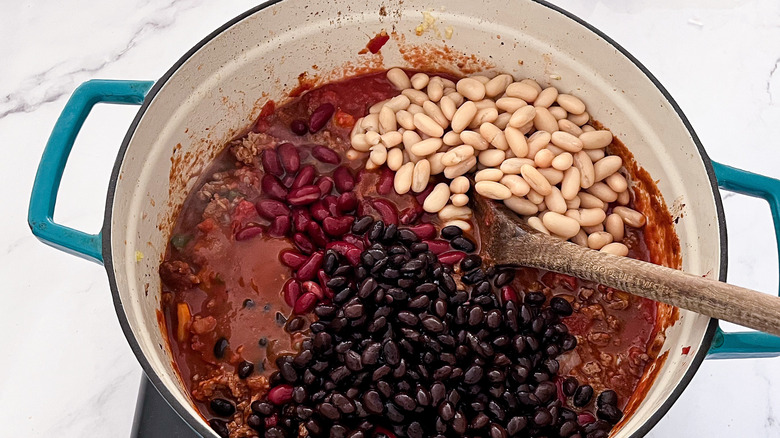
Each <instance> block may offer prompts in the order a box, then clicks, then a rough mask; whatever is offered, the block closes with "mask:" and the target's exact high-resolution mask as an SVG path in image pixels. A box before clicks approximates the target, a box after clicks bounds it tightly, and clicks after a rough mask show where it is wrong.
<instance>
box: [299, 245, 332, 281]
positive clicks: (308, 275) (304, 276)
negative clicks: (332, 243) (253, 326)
mask: <svg viewBox="0 0 780 438" xmlns="http://www.w3.org/2000/svg"><path fill="white" fill-rule="evenodd" d="M324 258H325V253H324V252H322V251H317V252H315V253H314V254H312V255H311V256H309V258H308V259H307V260H306V261H305V262H304V263H303V265H301V267H300V268H299V269H298V272H296V276H297V277H298V280H301V281H306V280H311V279H312V278H314V276H315V275H317V271H319V270H320V268H321V267H322V260H323V259H324Z"/></svg>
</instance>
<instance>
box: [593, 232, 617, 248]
mask: <svg viewBox="0 0 780 438" xmlns="http://www.w3.org/2000/svg"><path fill="white" fill-rule="evenodd" d="M612 240H613V237H612V235H611V234H609V233H608V232H606V231H598V232H595V233H593V234H591V235H589V236H588V247H590V248H591V249H601V248H603V247H604V245H607V244H610V243H612Z"/></svg>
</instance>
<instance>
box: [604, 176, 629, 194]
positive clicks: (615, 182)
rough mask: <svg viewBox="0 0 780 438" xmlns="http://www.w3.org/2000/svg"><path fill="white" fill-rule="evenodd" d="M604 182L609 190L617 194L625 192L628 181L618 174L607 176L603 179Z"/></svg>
mask: <svg viewBox="0 0 780 438" xmlns="http://www.w3.org/2000/svg"><path fill="white" fill-rule="evenodd" d="M604 182H605V183H607V185H608V186H609V188H610V189H612V190H614V191H616V192H617V193H622V192H625V191H626V190H627V189H628V181H626V177H624V176H623V175H621V174H620V173H618V172H615V173H613V174H612V175H610V176H608V177H607V178H606V179H604Z"/></svg>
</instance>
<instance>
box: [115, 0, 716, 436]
mask: <svg viewBox="0 0 780 438" xmlns="http://www.w3.org/2000/svg"><path fill="white" fill-rule="evenodd" d="M282 1H283V0H269V1H267V2H265V3H263V4H261V5H258V6H255V7H253V8H251V9H249V10H247V11H246V12H243V13H241V14H239V15H238V16H236V17H235V18H233V19H231V20H230V21H228V22H226V23H225V24H223V25H222V26H220V27H219V28H217V29H216V30H214V31H213V32H211V33H210V34H209V35H207V36H206V37H205V38H203V39H202V40H200V41H199V42H198V43H197V44H195V45H194V46H193V47H192V48H191V49H190V50H188V51H187V52H186V53H185V54H184V55H183V56H182V57H181V58H179V60H177V61H176V63H174V64H173V65H172V66H171V68H170V69H168V71H166V72H165V74H163V76H162V77H160V79H158V80H157V81H155V83H154V86H152V88H151V89H150V90H149V93H148V94H147V95H146V97H145V98H144V101H143V104H142V105H141V107H140V108H139V109H138V112H137V113H136V115H135V117H134V118H133V121H132V122H131V124H130V126H129V128H128V130H127V133H126V134H125V136H124V138H123V139H122V144H121V146H120V148H119V151H118V152H117V157H116V161H115V162H114V167H113V170H112V171H111V179H110V180H109V182H108V191H107V195H106V209H105V213H104V218H103V229H102V233H101V234H102V236H103V242H102V252H103V265H104V267H105V269H106V273H107V275H108V281H109V285H110V287H111V295H112V298H113V301H114V308H115V310H116V313H117V317H118V318H119V325H120V326H121V328H122V332H124V335H125V338H126V339H127V341H128V343H129V344H130V348H131V349H132V350H133V353H134V354H135V356H136V359H137V360H138V362H139V363H140V364H141V368H142V369H143V371H144V374H145V375H146V377H147V378H148V379H149V380H150V381H151V382H152V384H153V385H154V387H155V389H156V390H157V391H158V392H159V393H160V394H161V395H162V396H163V398H164V399H165V401H166V402H167V403H168V405H169V406H171V408H172V409H173V410H174V411H175V412H176V413H177V414H178V415H179V417H181V418H182V420H184V421H185V422H186V423H187V424H188V425H189V426H190V427H191V428H192V429H193V430H194V431H195V432H197V433H199V434H201V435H204V436H208V435H211V436H215V434H214V432H213V431H212V430H211V428H210V427H209V426H208V425H207V423H206V422H205V420H204V419H203V418H202V417H200V416H198V417H195V416H193V415H191V413H190V412H189V411H188V409H187V407H185V406H183V405H181V404H179V403H178V402H177V401H176V398H175V397H174V395H173V393H172V392H171V390H170V389H169V388H168V387H167V386H165V385H164V384H163V383H162V380H161V379H160V377H159V376H158V375H157V374H156V373H155V371H154V369H153V368H152V366H151V363H150V362H149V360H148V359H147V358H146V356H145V355H144V353H143V351H142V350H141V347H140V345H139V343H138V341H137V340H136V337H135V334H134V333H133V331H132V329H131V327H130V323H129V321H128V319H127V314H126V312H125V310H124V306H123V304H122V300H121V298H120V296H119V288H118V286H117V282H116V276H115V275H114V261H113V257H112V253H111V211H112V207H113V205H114V200H115V198H114V195H115V191H116V186H117V182H118V181H119V172H120V169H121V167H122V163H123V161H124V157H125V153H126V152H127V148H128V146H129V144H130V140H131V139H132V137H133V135H134V134H135V130H136V128H137V127H138V124H139V123H140V121H141V118H142V117H143V116H144V114H145V113H146V110H147V108H148V107H149V105H150V104H151V102H152V101H153V100H154V98H155V97H156V96H157V94H158V93H159V92H160V90H161V89H162V87H163V86H164V85H165V83H166V82H167V81H168V80H169V79H170V78H171V77H172V76H173V75H174V74H175V73H176V72H177V71H178V70H179V68H180V67H181V66H182V65H183V64H184V63H185V62H186V61H188V60H189V59H190V58H191V57H192V56H193V55H194V54H195V53H196V52H197V51H198V50H200V49H201V48H202V47H203V46H205V45H206V44H208V43H209V42H210V41H211V40H213V39H214V38H216V37H217V36H219V35H220V34H222V33H223V32H224V31H226V30H227V29H229V28H230V27H232V26H233V25H235V24H236V23H238V22H240V21H242V20H244V19H245V18H247V17H249V16H251V15H253V14H255V13H256V12H259V11H261V10H263V9H266V8H268V7H270V6H273V5H275V4H277V3H280V2H282ZM529 1H532V2H534V3H537V4H539V5H541V6H545V7H547V8H549V9H550V10H552V11H554V12H557V13H559V14H561V15H563V16H565V17H567V18H569V19H571V20H573V21H575V22H576V23H578V24H579V25H581V26H583V27H585V28H586V29H587V30H589V31H591V32H593V33H594V34H596V35H597V36H598V37H600V38H602V39H603V40H604V41H605V42H607V43H608V44H610V45H611V46H612V47H614V48H615V49H616V50H617V51H618V52H619V53H620V54H622V55H623V56H625V57H626V58H628V60H630V61H631V62H632V63H633V64H634V65H636V67H637V68H638V69H639V70H640V71H641V72H642V73H643V74H644V75H645V76H646V77H647V78H648V79H649V80H650V81H651V82H652V83H653V85H655V87H656V88H657V89H658V91H660V92H661V94H662V95H663V96H664V98H665V99H666V100H667V101H668V102H669V104H670V105H671V107H672V109H674V111H675V113H677V116H678V117H679V118H680V120H681V121H682V122H683V125H684V126H685V128H686V130H687V131H688V133H689V134H690V136H691V140H692V141H693V143H694V145H695V146H696V150H697V151H698V153H699V156H700V158H701V160H702V162H703V163H704V167H705V169H706V171H707V177H708V179H709V182H710V189H711V190H712V195H713V199H714V201H715V208H716V211H717V219H718V232H719V234H720V269H719V276H718V279H719V280H720V281H725V280H726V270H727V268H728V244H727V233H726V218H725V214H724V211H723V203H722V200H721V197H720V191H719V189H718V182H717V179H716V177H715V170H714V169H713V166H712V161H711V160H710V157H709V155H707V152H706V151H705V149H704V146H703V145H702V143H701V141H700V140H699V137H698V136H697V135H696V132H695V131H694V129H693V126H692V125H691V123H690V122H689V120H688V118H687V117H686V116H685V114H684V113H683V112H682V109H681V108H680V106H679V105H678V104H677V102H676V101H675V100H674V98H673V97H672V96H671V94H670V93H669V92H668V91H667V90H666V88H664V86H663V85H662V84H661V82H660V81H659V80H658V79H657V78H656V77H655V76H654V75H653V74H652V73H651V72H650V70H648V69H647V67H645V66H644V65H643V64H642V63H641V62H640V61H639V60H638V59H637V58H635V57H634V56H633V55H632V54H631V53H630V52H629V51H628V50H626V49H625V48H624V47H623V46H621V45H620V44H618V43H617V42H616V41H615V40H613V39H612V38H610V37H609V36H607V35H606V34H605V33H604V32H602V31H601V30H599V29H598V28H596V27H595V26H593V25H591V24H589V23H588V22H586V21H585V20H583V19H581V18H580V17H578V16H576V15H574V14H573V13H571V12H568V11H566V10H564V9H562V8H560V7H558V6H556V5H553V4H551V3H548V2H547V1H545V0H529ZM717 327H718V320H717V319H715V318H711V319H710V322H709V324H708V326H707V330H706V332H705V334H704V337H703V339H702V342H701V347H702V348H699V349H698V350H697V353H696V355H695V356H694V357H693V359H692V360H691V365H690V367H689V368H688V371H687V372H686V373H685V375H684V376H683V377H682V378H681V379H680V381H679V382H678V383H677V385H676V386H675V388H674V390H673V391H672V392H671V393H670V394H669V397H668V398H667V399H666V400H665V401H664V403H663V404H662V405H661V407H659V408H658V409H657V410H656V411H655V412H654V413H653V414H652V415H651V416H650V417H649V418H648V419H647V420H646V421H645V422H644V423H642V425H641V426H640V427H639V428H638V429H637V430H635V431H634V432H633V433H632V434H631V437H632V438H635V437H641V436H644V435H645V434H647V433H648V432H649V431H650V430H651V429H652V428H653V427H654V426H655V425H656V424H657V423H658V421H660V420H661V418H663V416H664V415H666V413H667V412H668V411H669V409H670V408H671V407H672V405H674V403H675V402H676V401H677V399H678V398H679V397H680V394H682V392H683V390H685V388H686V387H687V386H688V384H689V383H690V382H691V379H693V376H694V375H695V374H696V371H697V370H698V369H699V366H701V363H702V361H703V360H704V359H705V358H706V356H707V352H708V351H709V349H710V346H711V344H712V340H713V338H714V336H715V332H716V330H717Z"/></svg>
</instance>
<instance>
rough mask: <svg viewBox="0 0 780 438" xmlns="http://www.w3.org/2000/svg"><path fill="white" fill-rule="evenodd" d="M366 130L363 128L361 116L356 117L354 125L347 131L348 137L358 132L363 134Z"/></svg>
mask: <svg viewBox="0 0 780 438" xmlns="http://www.w3.org/2000/svg"><path fill="white" fill-rule="evenodd" d="M365 133H366V130H365V129H363V117H361V118H359V119H357V122H355V125H354V126H353V127H352V131H350V132H349V136H350V137H354V136H356V135H358V134H365Z"/></svg>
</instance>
